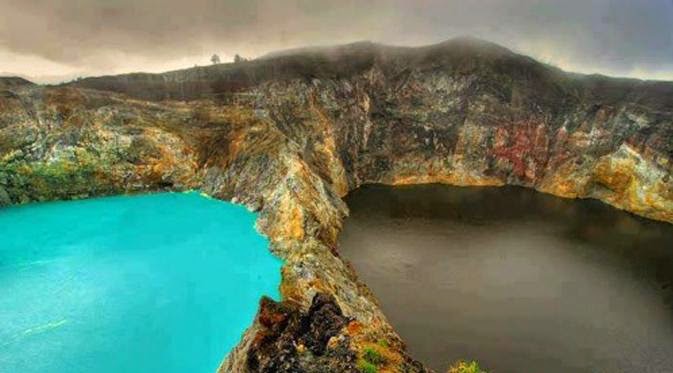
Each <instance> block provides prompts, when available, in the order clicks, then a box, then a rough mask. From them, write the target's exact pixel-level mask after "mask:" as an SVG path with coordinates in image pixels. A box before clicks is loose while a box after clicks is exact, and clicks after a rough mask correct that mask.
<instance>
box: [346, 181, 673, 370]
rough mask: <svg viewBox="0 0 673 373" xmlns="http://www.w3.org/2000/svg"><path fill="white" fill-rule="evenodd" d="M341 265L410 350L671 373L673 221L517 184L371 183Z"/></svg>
mask: <svg viewBox="0 0 673 373" xmlns="http://www.w3.org/2000/svg"><path fill="white" fill-rule="evenodd" d="M347 203H348V205H349V207H350V209H351V216H350V217H349V218H348V219H347V221H346V224H345V227H344V231H343V233H342V234H341V236H340V250H341V253H342V256H343V257H344V258H345V259H346V260H348V261H351V262H352V264H353V266H354V267H355V270H356V272H357V273H358V275H359V277H360V278H361V279H362V280H363V281H364V282H365V283H366V284H367V285H369V287H370V288H371V289H372V290H373V292H374V294H375V295H376V296H377V298H378V299H379V301H380V303H381V307H382V309H383V311H384V312H385V314H386V315H387V317H388V319H389V321H390V322H391V324H392V325H393V326H394V327H395V328H396V329H397V330H398V331H399V333H400V334H401V336H402V338H404V340H405V341H406V342H407V344H408V347H409V351H410V352H411V354H412V355H413V356H414V357H415V358H417V359H419V360H421V361H422V362H424V363H425V364H427V365H429V366H430V367H432V368H434V369H436V370H438V371H440V372H443V371H445V370H446V368H447V366H448V365H449V363H450V362H452V361H455V360H458V359H474V360H478V361H479V362H480V364H481V365H482V367H483V368H486V369H488V370H489V371H493V372H497V373H504V372H673V225H670V224H665V223H658V222H653V221H647V220H645V219H641V218H639V217H636V216H633V215H631V214H628V213H625V212H622V211H619V210H616V209H614V208H611V207H609V206H607V205H604V204H602V203H601V202H598V201H593V200H564V199H560V198H556V197H552V196H548V195H543V194H540V193H537V192H534V191H531V190H525V189H521V188H514V187H506V188H458V187H448V186H441V185H423V186H413V187H385V186H378V185H373V186H366V187H363V188H360V189H359V190H356V191H355V192H353V193H351V194H350V195H349V196H348V197H347Z"/></svg>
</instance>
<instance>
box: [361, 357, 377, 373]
mask: <svg viewBox="0 0 673 373" xmlns="http://www.w3.org/2000/svg"><path fill="white" fill-rule="evenodd" d="M358 370H359V371H360V372H362V373H377V372H378V371H379V368H377V367H376V365H374V364H372V363H370V362H368V361H366V360H365V359H359V360H358Z"/></svg>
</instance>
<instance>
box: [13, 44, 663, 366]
mask: <svg viewBox="0 0 673 373" xmlns="http://www.w3.org/2000/svg"><path fill="white" fill-rule="evenodd" d="M672 158H673V84H672V83H666V82H645V81H638V80H629V79H613V78H607V77H601V76H583V75H577V74H569V73H565V72H563V71H561V70H559V69H556V68H554V67H550V66H547V65H544V64H540V63H538V62H536V61H534V60H532V59H530V58H528V57H525V56H521V55H517V54H515V53H512V52H511V51H509V50H507V49H505V48H502V47H500V46H497V45H494V44H490V43H487V42H483V41H479V40H475V39H455V40H451V41H448V42H445V43H441V44H437V45H432V46H427V47H419V48H402V47H388V46H382V45H377V44H372V43H356V44H351V45H346V46H340V47H330V48H317V49H305V50H297V51H292V52H287V53H281V54H277V55H270V56H267V57H265V58H262V59H259V60H255V61H250V62H243V63H239V64H224V65H215V66H210V67H201V68H194V69H189V70H181V71H175V72H169V73H165V74H131V75H122V76H111V77H101V78H89V79H84V80H81V81H78V82H75V83H71V84H68V85H64V86H60V87H24V88H22V89H19V90H15V91H12V92H11V94H6V95H0V203H5V204H8V203H21V202H28V201H33V200H43V199H55V198H59V199H62V198H82V197H86V196H92V195H99V194H111V193H120V192H131V191H144V190H161V189H170V190H183V189H188V188H200V189H202V190H204V191H205V192H207V193H209V194H211V195H213V196H215V197H217V198H223V199H231V200H234V201H239V202H242V203H245V204H246V205H248V206H249V207H251V208H254V209H256V210H259V211H260V213H261V218H260V220H259V222H258V225H259V228H260V230H261V231H262V232H264V233H265V234H266V235H267V236H269V238H270V240H271V242H272V250H273V251H274V252H275V253H277V254H278V255H279V256H281V257H282V258H283V259H284V260H285V265H284V268H283V283H282V289H281V290H282V294H283V298H284V300H285V303H284V304H282V305H275V304H273V303H272V302H268V301H265V302H263V303H262V307H261V310H260V314H259V317H258V319H257V320H256V322H255V324H254V325H253V326H252V327H251V329H250V330H249V331H248V333H247V334H246V336H245V337H244V339H243V341H242V342H241V344H240V345H239V347H238V348H237V349H236V350H235V351H233V352H232V354H231V356H230V357H229V359H227V361H226V362H225V363H224V364H223V367H222V370H223V371H230V370H232V371H246V370H251V371H265V370H266V371H282V370H283V369H285V370H287V371H297V370H302V369H303V370H305V371H321V369H322V370H327V371H329V369H338V370H355V369H357V364H358V359H360V360H361V359H362V354H363V351H365V349H367V348H370V349H371V348H376V349H380V350H381V353H382V354H383V355H384V356H386V359H385V362H384V363H381V366H380V367H379V368H381V370H385V369H398V370H401V371H421V370H422V369H423V368H422V367H421V366H420V365H419V364H418V363H416V362H414V361H413V360H412V359H411V358H409V357H408V356H407V355H406V354H405V352H404V347H403V344H402V341H401V340H400V339H399V337H397V335H396V333H395V332H394V330H392V328H391V327H390V326H389V325H388V323H387V321H386V319H385V316H384V315H383V314H382V313H381V311H380V310H379V309H378V307H377V305H376V301H375V299H374V298H373V296H372V295H371V294H370V293H369V291H368V290H367V288H366V287H365V286H364V285H363V284H361V283H359V282H358V280H357V277H356V275H355V274H354V273H353V272H352V270H350V268H349V267H348V265H347V264H346V263H344V262H342V260H341V259H340V258H339V256H338V248H337V247H336V237H337V234H338V232H339V230H340V228H341V223H342V221H343V219H344V218H345V217H346V215H347V208H346V206H345V205H344V204H343V202H342V201H341V199H340V197H342V196H344V195H345V194H346V193H347V192H348V191H349V190H353V189H354V188H357V187H358V186H360V185H362V184H364V183H374V182H378V183H387V184H408V183H427V182H441V183H448V184H456V185H504V184H514V185H522V186H526V187H531V188H535V189H537V190H540V191H543V192H547V193H552V194H556V195H559V196H563V197H569V198H597V199H600V200H602V201H604V202H606V203H609V204H611V205H613V206H615V207H618V208H622V209H626V210H629V211H631V212H634V213H637V214H640V215H642V216H646V217H649V218H652V219H658V220H663V221H668V222H673V179H672V178H671V174H672V173H673V172H672V171H673V163H672ZM316 294H321V295H320V296H318V297H316ZM314 299H316V300H315V301H314ZM293 320H294V321H293ZM297 320H303V321H301V322H297ZM302 325H303V326H302ZM307 325H310V327H306V326H307ZM300 326H301V327H300Z"/></svg>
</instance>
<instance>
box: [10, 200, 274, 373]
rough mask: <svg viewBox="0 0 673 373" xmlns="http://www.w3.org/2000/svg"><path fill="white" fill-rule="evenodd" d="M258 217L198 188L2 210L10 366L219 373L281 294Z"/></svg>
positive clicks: (26, 369)
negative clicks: (264, 306) (267, 302)
mask: <svg viewBox="0 0 673 373" xmlns="http://www.w3.org/2000/svg"><path fill="white" fill-rule="evenodd" d="M255 219H256V215H255V214H254V213H251V212H249V211H247V210H246V209H245V208H244V207H242V206H237V205H234V204H231V203H227V202H223V201H218V200H214V199H209V198H206V197H203V196H201V195H199V194H198V193H161V194H152V195H143V196H122V197H110V198H100V199H91V200H84V201H76V202H52V203H43V204H32V205H27V206H21V207H11V208H5V209H0V371H1V372H22V373H29V372H68V373H70V372H213V371H215V370H216V369H217V367H218V365H219V364H220V362H221V360H222V358H223V357H224V356H225V355H226V354H227V353H228V352H229V351H230V350H231V348H232V347H234V346H235V345H236V343H237V342H238V341H239V339H240V338H241V335H242V333H243V332H244V331H245V329H246V328H247V327H248V326H249V325H250V324H251V322H252V320H253V318H254V315H255V313H256V311H257V307H258V301H259V298H260V297H261V296H262V295H268V296H271V297H272V298H276V299H278V297H279V294H278V286H279V284H280V267H281V261H280V260H279V259H277V258H275V257H274V256H273V255H272V254H271V253H270V251H269V250H268V241H267V240H266V238H264V237H263V236H262V235H260V234H259V233H258V232H257V231H256V230H255V228H254V223H255Z"/></svg>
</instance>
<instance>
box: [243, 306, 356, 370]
mask: <svg viewBox="0 0 673 373" xmlns="http://www.w3.org/2000/svg"><path fill="white" fill-rule="evenodd" d="M349 321H350V320H349V319H348V318H347V317H345V316H344V315H343V313H342V312H341V309H340V308H339V306H338V305H337V303H336V300H335V299H334V297H333V296H330V295H327V294H324V293H318V294H316V296H315V297H314V298H313V301H312V303H311V306H310V308H309V309H308V311H307V312H305V313H302V312H301V311H300V309H299V307H298V306H297V305H293V304H291V303H289V302H284V303H277V302H274V301H273V300H271V299H269V298H263V299H262V301H261V302H260V310H259V314H258V316H257V322H258V323H259V324H260V325H261V327H260V329H259V330H258V331H257V333H256V334H255V336H254V341H253V343H252V345H251V346H250V348H249V349H248V352H247V360H246V361H247V363H246V370H247V371H249V372H264V373H290V372H292V373H295V372H296V373H299V372H325V373H327V372H357V368H356V357H357V355H356V352H354V351H352V350H351V349H350V337H349V336H348V335H347V333H346V331H345V330H344V328H345V327H346V325H347V324H348V322H349Z"/></svg>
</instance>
